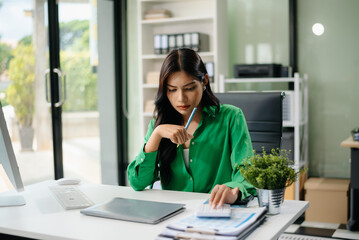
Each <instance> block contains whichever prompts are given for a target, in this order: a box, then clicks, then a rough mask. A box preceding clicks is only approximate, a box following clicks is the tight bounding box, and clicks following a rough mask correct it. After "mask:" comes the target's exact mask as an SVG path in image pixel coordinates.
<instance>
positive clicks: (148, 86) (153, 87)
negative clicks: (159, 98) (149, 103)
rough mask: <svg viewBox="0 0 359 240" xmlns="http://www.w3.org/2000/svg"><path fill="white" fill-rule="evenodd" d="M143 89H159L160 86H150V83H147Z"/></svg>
mask: <svg viewBox="0 0 359 240" xmlns="http://www.w3.org/2000/svg"><path fill="white" fill-rule="evenodd" d="M142 87H143V88H149V89H157V88H158V84H149V83H145V84H143V85H142Z"/></svg>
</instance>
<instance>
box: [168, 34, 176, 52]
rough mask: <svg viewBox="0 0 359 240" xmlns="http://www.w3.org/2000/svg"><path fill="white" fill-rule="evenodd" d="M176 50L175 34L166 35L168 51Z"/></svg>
mask: <svg viewBox="0 0 359 240" xmlns="http://www.w3.org/2000/svg"><path fill="white" fill-rule="evenodd" d="M174 49H176V35H175V34H171V35H168V51H169V52H170V51H172V50H174Z"/></svg>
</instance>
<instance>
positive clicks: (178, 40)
mask: <svg viewBox="0 0 359 240" xmlns="http://www.w3.org/2000/svg"><path fill="white" fill-rule="evenodd" d="M176 47H177V48H183V47H184V43H183V34H182V33H180V34H177V35H176Z"/></svg>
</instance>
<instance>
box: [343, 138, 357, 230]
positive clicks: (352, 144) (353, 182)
mask: <svg viewBox="0 0 359 240" xmlns="http://www.w3.org/2000/svg"><path fill="white" fill-rule="evenodd" d="M340 146H341V147H349V148H350V149H351V150H350V159H351V160H350V197H349V219H348V223H347V229H348V230H351V231H353V230H359V175H358V171H359V142H358V141H354V140H353V137H349V138H348V139H346V140H344V141H343V142H341V144H340Z"/></svg>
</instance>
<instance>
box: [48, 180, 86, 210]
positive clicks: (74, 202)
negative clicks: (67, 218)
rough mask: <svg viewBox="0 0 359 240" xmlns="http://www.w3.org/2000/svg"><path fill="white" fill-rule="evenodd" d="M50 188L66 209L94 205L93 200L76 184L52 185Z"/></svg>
mask: <svg viewBox="0 0 359 240" xmlns="http://www.w3.org/2000/svg"><path fill="white" fill-rule="evenodd" d="M49 189H50V191H51V192H52V193H53V194H54V195H55V197H56V199H57V200H58V201H59V203H60V204H61V205H62V207H63V208H64V209H66V210H71V209H80V208H86V207H90V206H92V205H93V202H92V201H91V200H90V199H89V198H88V197H87V196H86V195H85V194H84V193H83V192H82V191H81V190H80V189H78V188H77V187H76V186H72V185H60V186H50V187H49Z"/></svg>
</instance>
